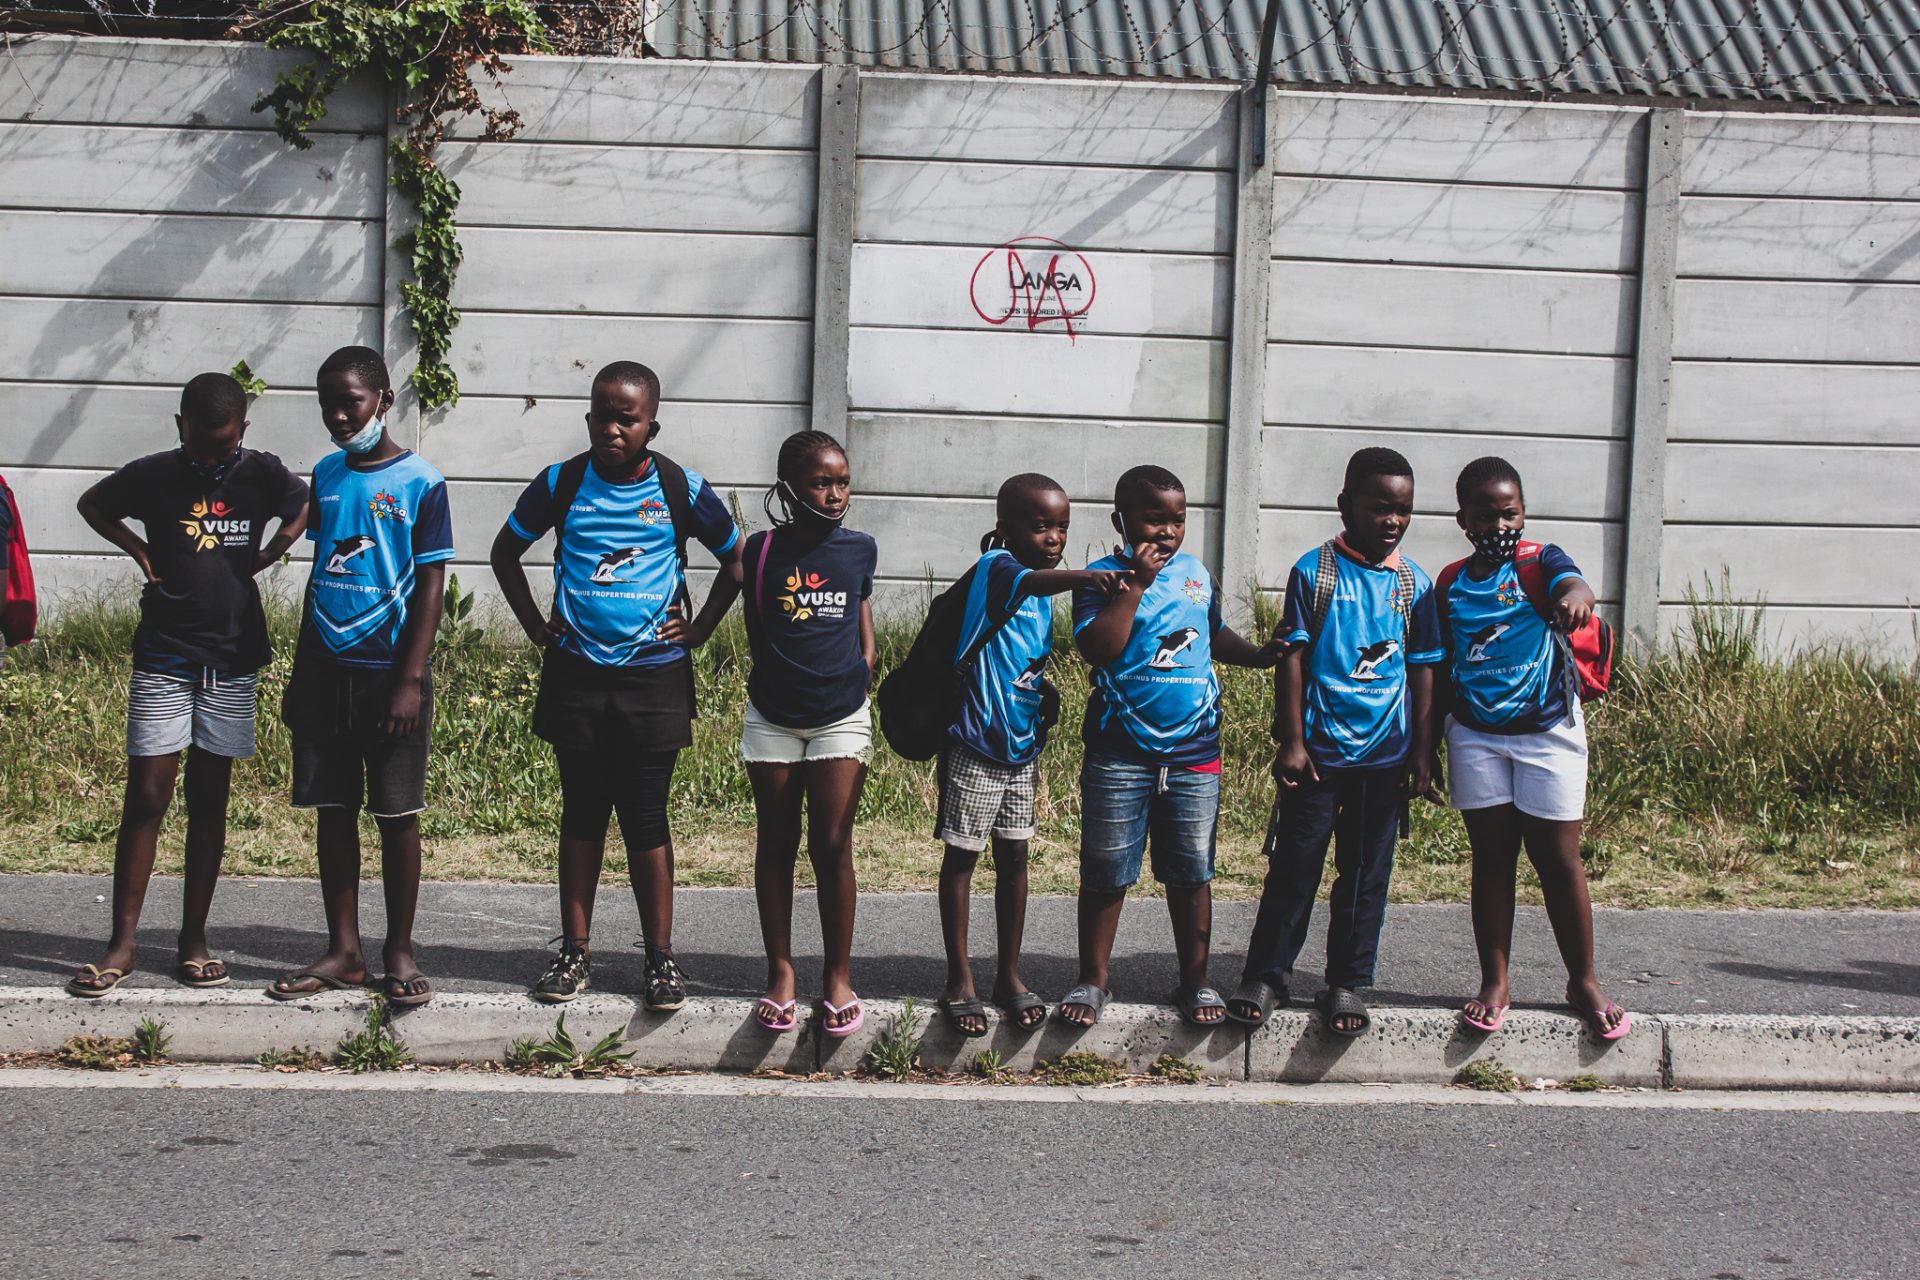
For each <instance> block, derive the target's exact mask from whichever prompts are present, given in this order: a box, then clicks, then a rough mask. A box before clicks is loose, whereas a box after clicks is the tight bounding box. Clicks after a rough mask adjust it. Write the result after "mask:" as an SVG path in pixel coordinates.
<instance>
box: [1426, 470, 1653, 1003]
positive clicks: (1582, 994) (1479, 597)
mask: <svg viewBox="0 0 1920 1280" xmlns="http://www.w3.org/2000/svg"><path fill="white" fill-rule="evenodd" d="M1455 496H1456V497H1457V498H1458V500H1459V503H1460V510H1459V514H1458V516H1457V517H1456V518H1457V519H1458V521H1459V524H1460V528H1461V531H1462V532H1464V533H1465V534H1466V536H1467V540H1468V541H1469V542H1471V543H1472V544H1473V555H1472V557H1471V558H1469V559H1467V560H1464V561H1461V562H1459V563H1458V564H1456V565H1453V566H1451V567H1449V568H1448V569H1446V570H1443V571H1442V572H1441V574H1440V576H1439V578H1438V580H1437V582H1436V593H1437V594H1438V596H1439V597H1440V616H1441V619H1442V622H1443V623H1444V624H1445V632H1446V638H1447V642H1448V650H1449V652H1448V668H1449V671H1450V674H1451V676H1452V686H1453V699H1452V710H1451V714H1449V715H1448V716H1447V718H1446V723H1445V730H1444V732H1445V735H1446V743H1447V765H1448V768H1449V769H1450V771H1451V779H1450V781H1451V791H1452V803H1453V807H1454V808H1456V809H1459V810H1460V811H1461V816H1462V817H1463V818H1464V819H1465V821H1466V824H1467V836H1468V839H1469V840H1470V841H1471V843H1472V845H1473V933H1474V944H1475V947H1476V949H1477V950H1478V952H1479V955H1480V990H1479V992H1478V993H1477V994H1476V995H1475V996H1474V998H1473V999H1471V1000H1469V1001H1467V1003H1466V1005H1465V1007H1464V1008H1463V1009H1462V1010H1461V1012H1460V1018H1461V1021H1462V1022H1463V1023H1464V1024H1465V1025H1466V1026H1468V1027H1470V1028H1472V1029H1473V1030H1475V1031H1480V1032H1493V1031H1498V1030H1499V1029H1500V1026H1501V1024H1502V1023H1503V1022H1504V1021H1505V1019H1506V1012H1507V1007H1508V1004H1509V1003H1510V998H1509V996H1508V989H1507V961H1508V955H1509V952H1510V951H1511V949H1512V943H1513V903H1514V873H1515V870H1516V866H1517V864H1518V861H1519V856H1520V849H1521V847H1522V845H1524V846H1525V848H1526V851H1527V856H1528V857H1529V858H1530V859H1532V861H1533V865H1534V868H1535V870H1536V871H1537V872H1538V873H1539V876H1540V888H1541V893H1542V895H1543V896H1544V897H1545V899H1546V906H1547V916H1548V918H1549V919H1550V920H1551V921H1552V923H1553V932H1554V937H1555V939H1556V940H1557V941H1558V942H1559V945H1560V956H1561V959H1562V960H1563V961H1564V962H1565V963H1566V966H1567V1003H1568V1004H1569V1005H1571V1006H1572V1007H1573V1010H1574V1012H1575V1013H1577V1014H1579V1015H1580V1016H1581V1017H1582V1018H1583V1019H1585V1021H1586V1023H1587V1025H1588V1027H1589V1028H1590V1029H1591V1031H1592V1033H1593V1035H1594V1036H1596V1037H1597V1038H1599V1039H1601V1040H1618V1039H1619V1038H1620V1037H1621V1036H1624V1035H1626V1034H1627V1032H1628V1031H1629V1030H1630V1029H1631V1028H1632V1026H1633V1018H1632V1015H1630V1014H1629V1013H1627V1012H1626V1010H1624V1009H1622V1008H1621V1007H1620V1006H1619V1005H1617V1004H1615V1003H1614V1002H1613V1001H1612V1000H1610V999H1608V997H1607V995H1606V993H1605V992H1604V991H1602V990H1601V988H1600V983H1599V980H1598V978H1596V977H1595V975H1594V966H1593V908H1592V904H1591V902H1590V901H1589V899H1588V896H1587V877H1586V869H1585V867H1584V866H1583V865H1582V864H1581V861H1580V824H1581V819H1582V817H1583V816H1584V812H1585V804H1586V790H1587V733H1586V724H1585V721H1584V719H1583V718H1582V715H1581V711H1580V698H1579V687H1578V681H1577V679H1576V675H1575V671H1574V668H1573V657H1572V650H1571V648H1570V647H1569V645H1568V644H1567V641H1566V636H1567V634H1568V633H1570V632H1572V631H1574V630H1576V629H1577V628H1579V627H1581V626H1583V625H1584V624H1585V623H1586V622H1587V620H1588V619H1589V617H1591V615H1592V613H1593V610H1594V595H1593V590H1592V588H1590V587H1589V586H1588V585H1587V582H1586V580H1585V578H1584V577H1583V576H1582V575H1581V573H1580V570H1579V568H1578V566H1576V565H1575V564H1574V562H1573V560H1572V558H1571V557H1570V556H1568V555H1567V553H1566V552H1564V551H1562V550H1561V549H1560V548H1559V547H1556V546H1553V545H1551V544H1547V545H1541V544H1538V543H1531V542H1527V541H1525V540H1523V538H1522V536H1521V535H1522V533H1523V532H1524V530H1525V528H1526V521H1527V511H1526V502H1525V497H1524V494H1523V491H1522V488H1521V484H1520V473H1519V472H1517V471H1515V470H1514V469H1513V466H1512V465H1511V464H1510V463H1508V462H1507V461H1505V460H1504V459H1501V458H1481V459H1478V460H1477V461H1475V462H1471V463H1469V464H1468V465H1467V467H1466V469H1465V470H1464V471H1462V472H1461V473H1460V479H1459V481H1458V482H1457V484H1456V486H1455ZM1438 734H1439V729H1438V727H1437V726H1436V727H1435V728H1432V729H1430V730H1429V732H1428V738H1429V742H1428V744H1427V746H1428V749H1429V750H1430V751H1434V752H1435V763H1434V766H1433V768H1434V776H1435V777H1436V778H1437V777H1439V776H1440V775H1439V765H1438V758H1437V750H1436V748H1437V747H1438V742H1437V738H1438Z"/></svg>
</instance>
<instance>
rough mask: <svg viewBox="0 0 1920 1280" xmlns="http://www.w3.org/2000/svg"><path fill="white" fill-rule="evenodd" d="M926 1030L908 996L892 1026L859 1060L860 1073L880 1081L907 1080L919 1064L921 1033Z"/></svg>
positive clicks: (917, 1009)
mask: <svg viewBox="0 0 1920 1280" xmlns="http://www.w3.org/2000/svg"><path fill="white" fill-rule="evenodd" d="M925 1026H926V1019H925V1018H924V1017H922V1016H921V1014H920V1010H919V1007H918V1006H916V1005H915V1004H914V1000H913V997H912V996H908V997H907V999H906V1003H905V1004H903V1005H901V1006H900V1013H899V1016H898V1017H896V1018H894V1020H893V1025H892V1026H890V1027H888V1028H887V1029H886V1030H885V1031H883V1032H881V1033H880V1036H879V1038H878V1039H877V1040H875V1041H874V1042H873V1047H872V1048H871V1049H868V1050H867V1056H866V1057H864V1058H862V1059H861V1060H860V1069H861V1070H862V1071H865V1072H866V1073H867V1074H868V1075H870V1076H873V1077H875V1078H876V1079H880V1080H905V1079H906V1078H907V1077H908V1076H910V1075H912V1074H913V1068H914V1066H915V1065H916V1064H917V1063H918V1062H919V1061H920V1032H921V1031H922V1029H923V1028H924V1027H925Z"/></svg>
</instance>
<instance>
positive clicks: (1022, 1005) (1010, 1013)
mask: <svg viewBox="0 0 1920 1280" xmlns="http://www.w3.org/2000/svg"><path fill="white" fill-rule="evenodd" d="M994 1003H995V1004H996V1005H998V1006H1000V1012H1002V1013H1004V1014H1006V1015H1007V1024H1008V1025H1009V1026H1011V1027H1012V1028H1013V1029H1014V1030H1016V1031H1032V1030H1033V1029H1034V1028H1035V1027H1038V1026H1039V1025H1041V1024H1042V1023H1044V1022H1045V1021H1046V1020H1047V1002H1046V1001H1045V1000H1042V999H1041V998H1040V997H1039V996H1037V995H1035V994H1034V993H1033V992H1031V991H1016V992H1014V993H1013V994H1012V995H1010V996H1008V997H1007V998H1006V999H1005V1000H995V1001H994ZM1034 1010H1038V1011H1039V1016H1038V1017H1035V1016H1033V1011H1034Z"/></svg>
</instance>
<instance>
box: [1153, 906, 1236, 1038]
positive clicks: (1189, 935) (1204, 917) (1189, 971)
mask: <svg viewBox="0 0 1920 1280" xmlns="http://www.w3.org/2000/svg"><path fill="white" fill-rule="evenodd" d="M1167 911H1168V913H1169V914H1170V915H1171V916H1172V917H1173V954H1174V958H1175V959H1176V960H1177V961H1178V962H1179V965H1180V985H1181V986H1182V987H1184V988H1186V989H1187V990H1188V991H1198V990H1199V989H1200V988H1202V987H1204V986H1206V985H1207V955H1208V952H1209V951H1210V950H1211V949H1212V944H1213V886H1212V885H1211V884H1201V885H1195V886H1193V887H1191V888H1185V889H1181V888H1175V887H1174V886H1173V885H1168V886H1167ZM1226 1016H1227V1011H1226V1009H1224V1008H1222V1007H1221V1006H1219V1005H1207V1006H1202V1007H1200V1008H1197V1009H1195V1010H1194V1011H1193V1020H1194V1021H1195V1022H1218V1021H1220V1020H1221V1019H1222V1018H1224V1017H1226Z"/></svg>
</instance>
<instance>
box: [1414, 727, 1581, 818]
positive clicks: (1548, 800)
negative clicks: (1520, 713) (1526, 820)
mask: <svg viewBox="0 0 1920 1280" xmlns="http://www.w3.org/2000/svg"><path fill="white" fill-rule="evenodd" d="M1447 787H1448V790H1449V792H1450V794H1451V796H1452V804H1453V807H1454V808H1456V809H1491V808H1493V807H1494V806H1495V805H1502V804H1510V805H1512V806H1513V807H1514V808H1516V809H1518V810H1519V811H1520V812H1522V813H1524V814H1528V815H1530V816H1532V817H1535V818H1545V819H1547V820H1548V821H1549V822H1578V821H1579V820H1580V819H1581V818H1582V817H1583V816H1585V814H1586V810H1587V726H1586V721H1585V720H1584V718H1582V717H1581V716H1580V715H1579V714H1578V713H1575V716H1574V722H1573V723H1572V724H1567V723H1565V722H1564V721H1563V722H1561V723H1560V724H1557V725H1555V726H1554V727H1553V728H1551V729H1542V730H1541V731H1540V732H1538V733H1514V734H1504V733H1482V732H1480V731H1479V730H1478V729H1469V728H1467V727H1466V726H1465V725H1463V724H1461V723H1460V722H1459V721H1458V720H1455V719H1454V718H1453V717H1451V716H1449V717H1447Z"/></svg>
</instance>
